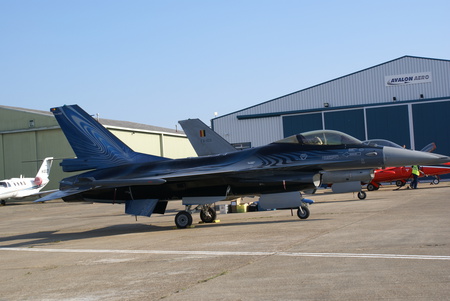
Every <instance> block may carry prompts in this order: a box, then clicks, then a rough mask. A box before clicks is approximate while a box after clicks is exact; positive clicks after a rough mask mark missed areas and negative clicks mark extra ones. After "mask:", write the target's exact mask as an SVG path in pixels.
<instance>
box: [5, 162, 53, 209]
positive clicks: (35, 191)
mask: <svg viewBox="0 0 450 301" xmlns="http://www.w3.org/2000/svg"><path fill="white" fill-rule="evenodd" d="M52 162H53V158H52V157H48V158H45V159H44V161H43V162H42V165H41V167H40V168H39V170H38V172H37V174H36V176H35V177H34V178H24V177H22V176H20V177H19V178H12V179H6V180H1V181H0V200H1V204H2V205H5V204H6V200H8V199H20V198H24V197H27V196H32V195H39V194H41V192H40V191H41V189H42V188H44V187H45V185H47V183H48V182H49V179H48V177H49V175H50V169H51V167H52Z"/></svg>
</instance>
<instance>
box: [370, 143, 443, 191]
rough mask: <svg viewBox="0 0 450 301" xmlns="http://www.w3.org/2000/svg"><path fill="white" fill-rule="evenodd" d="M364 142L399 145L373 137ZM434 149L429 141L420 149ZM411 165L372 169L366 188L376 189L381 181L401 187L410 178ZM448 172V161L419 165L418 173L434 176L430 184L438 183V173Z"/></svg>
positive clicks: (424, 150)
mask: <svg viewBox="0 0 450 301" xmlns="http://www.w3.org/2000/svg"><path fill="white" fill-rule="evenodd" d="M364 143H365V144H375V145H387V146H392V147H399V148H401V146H400V145H398V144H396V143H394V142H391V141H388V140H382V139H374V140H368V141H365V142H364ZM435 149H436V144H434V143H430V144H428V145H427V146H425V147H424V148H423V149H422V150H421V151H423V152H430V153H431V152H432V151H434V150H435ZM411 170H412V167H411V166H402V167H387V168H384V169H376V170H375V171H374V177H373V179H372V181H370V183H369V184H367V190H369V191H373V190H378V189H379V188H380V186H381V184H380V183H382V182H395V184H396V185H397V186H398V187H402V186H404V185H405V184H406V182H408V180H409V179H412V174H411ZM448 173H450V162H448V163H444V164H441V165H433V166H421V167H420V175H419V177H429V176H434V179H433V181H432V182H431V183H432V184H436V185H437V184H439V182H440V178H439V176H440V175H444V174H448Z"/></svg>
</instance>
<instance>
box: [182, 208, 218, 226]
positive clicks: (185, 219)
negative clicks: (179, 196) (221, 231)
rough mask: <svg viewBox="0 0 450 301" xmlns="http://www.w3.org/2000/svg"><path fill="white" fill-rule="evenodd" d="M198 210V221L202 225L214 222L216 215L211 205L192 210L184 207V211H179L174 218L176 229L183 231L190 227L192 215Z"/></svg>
mask: <svg viewBox="0 0 450 301" xmlns="http://www.w3.org/2000/svg"><path fill="white" fill-rule="evenodd" d="M199 210H200V219H201V220H202V222H204V223H212V222H214V221H215V220H216V217H217V213H216V210H214V208H212V207H211V205H209V204H207V205H198V206H197V207H195V208H194V209H192V206H191V205H188V206H186V210H183V211H180V212H178V213H177V215H176V216H175V225H176V226H177V228H178V229H184V228H187V227H190V226H191V225H192V213H195V212H197V211H199Z"/></svg>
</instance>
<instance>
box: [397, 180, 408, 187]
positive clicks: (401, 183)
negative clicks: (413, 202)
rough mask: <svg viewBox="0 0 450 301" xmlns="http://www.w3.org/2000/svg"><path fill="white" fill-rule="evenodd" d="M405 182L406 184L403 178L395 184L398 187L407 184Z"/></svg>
mask: <svg viewBox="0 0 450 301" xmlns="http://www.w3.org/2000/svg"><path fill="white" fill-rule="evenodd" d="M405 184H406V182H403V181H402V180H397V181H395V185H397V187H402V186H405Z"/></svg>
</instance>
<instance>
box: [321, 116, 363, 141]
mask: <svg viewBox="0 0 450 301" xmlns="http://www.w3.org/2000/svg"><path fill="white" fill-rule="evenodd" d="M324 115H325V129H327V130H335V131H341V132H344V133H346V134H349V135H351V136H353V137H355V138H358V139H360V140H365V136H366V133H365V130H364V110H363V109H356V110H343V111H330V112H325V114H324Z"/></svg>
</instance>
